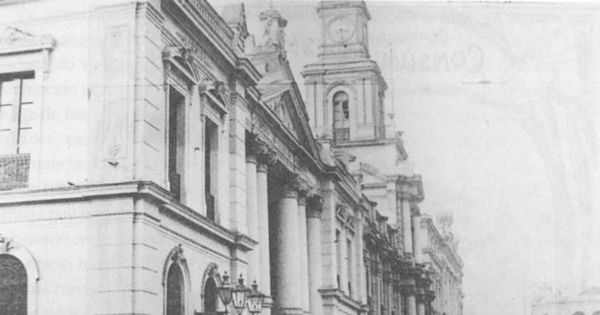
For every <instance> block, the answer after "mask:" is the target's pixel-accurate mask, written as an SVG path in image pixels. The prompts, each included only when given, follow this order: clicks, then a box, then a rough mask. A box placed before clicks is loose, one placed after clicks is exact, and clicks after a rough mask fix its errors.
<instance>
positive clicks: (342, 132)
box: [333, 128, 350, 143]
mask: <svg viewBox="0 0 600 315" xmlns="http://www.w3.org/2000/svg"><path fill="white" fill-rule="evenodd" d="M333 138H334V140H335V142H336V143H338V142H345V141H349V140H350V128H335V129H334V131H333Z"/></svg>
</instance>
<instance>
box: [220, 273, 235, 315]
mask: <svg viewBox="0 0 600 315" xmlns="http://www.w3.org/2000/svg"><path fill="white" fill-rule="evenodd" d="M232 289H233V286H232V285H230V284H229V275H227V271H225V272H224V273H223V283H222V284H221V286H219V287H218V288H217V291H218V293H219V297H220V298H221V302H223V305H225V315H227V306H229V303H231V298H232V297H231V291H232Z"/></svg>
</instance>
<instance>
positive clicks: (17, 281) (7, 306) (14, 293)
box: [0, 255, 27, 315]
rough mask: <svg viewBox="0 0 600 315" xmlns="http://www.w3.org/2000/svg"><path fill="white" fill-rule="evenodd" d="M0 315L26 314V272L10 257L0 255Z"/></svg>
mask: <svg viewBox="0 0 600 315" xmlns="http://www.w3.org/2000/svg"><path fill="white" fill-rule="evenodd" d="M0 314H10V315H26V314H27V272H26V270H25V266H23V264H22V263H21V261H19V260H18V259H17V258H15V257H13V256H11V255H0Z"/></svg>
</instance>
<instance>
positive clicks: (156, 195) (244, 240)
mask: <svg viewBox="0 0 600 315" xmlns="http://www.w3.org/2000/svg"><path fill="white" fill-rule="evenodd" d="M122 197H131V198H133V197H142V198H146V199H147V200H149V201H151V202H153V203H154V204H156V205H157V206H158V208H159V210H160V211H161V212H168V213H169V214H170V215H171V216H173V217H177V218H179V219H180V220H183V221H185V222H187V223H188V224H190V225H191V226H193V227H194V228H195V229H198V230H202V231H204V232H207V233H209V234H211V235H213V236H215V237H216V238H218V239H219V240H220V241H222V242H224V243H226V244H227V245H228V246H232V247H237V248H239V249H241V250H243V251H249V250H251V249H252V248H253V247H254V246H255V245H257V244H258V242H257V241H255V240H253V239H251V238H249V237H248V236H247V235H244V234H239V233H235V232H233V231H230V230H228V229H226V228H224V227H222V226H220V225H217V224H216V223H215V222H213V221H211V220H209V219H208V218H206V217H204V216H202V215H200V214H199V213H198V212H196V211H194V210H193V209H191V208H189V207H187V206H185V205H183V204H181V203H179V202H178V201H176V200H174V199H173V198H172V197H171V195H170V193H169V192H168V191H166V190H165V189H164V188H162V187H160V186H158V185H157V184H155V183H154V182H147V181H130V182H119V183H109V184H92V185H80V186H68V187H57V188H49V189H36V190H9V191H2V192H0V208H1V207H3V206H11V205H26V204H45V203H56V202H84V201H91V200H97V199H106V198H122Z"/></svg>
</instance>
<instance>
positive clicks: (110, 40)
mask: <svg viewBox="0 0 600 315" xmlns="http://www.w3.org/2000/svg"><path fill="white" fill-rule="evenodd" d="M104 40H105V46H104V53H105V58H104V68H105V69H106V72H105V75H104V87H105V88H104V109H103V113H102V118H103V119H102V121H103V126H102V130H103V133H102V134H103V135H104V137H103V138H104V143H103V147H102V154H103V157H104V159H105V160H107V161H108V162H109V163H118V162H117V161H118V160H122V159H124V158H126V155H127V152H126V150H127V141H126V135H127V134H128V129H127V127H128V122H129V117H128V102H129V99H128V91H129V88H130V87H129V58H130V57H129V55H128V53H129V46H130V40H129V28H128V27H127V26H125V25H119V26H112V27H109V28H107V29H106V33H105V39H104Z"/></svg>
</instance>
